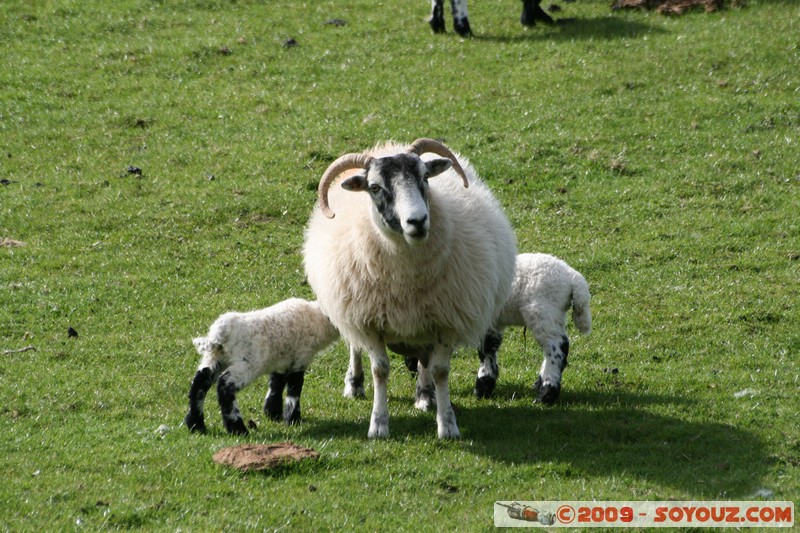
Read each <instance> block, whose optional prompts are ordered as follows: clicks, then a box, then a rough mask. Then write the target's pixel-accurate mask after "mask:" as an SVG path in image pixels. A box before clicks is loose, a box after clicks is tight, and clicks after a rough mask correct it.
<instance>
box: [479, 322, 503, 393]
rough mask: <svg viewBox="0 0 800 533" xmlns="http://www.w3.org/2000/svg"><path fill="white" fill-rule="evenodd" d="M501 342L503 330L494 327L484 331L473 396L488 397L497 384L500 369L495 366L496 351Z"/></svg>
mask: <svg viewBox="0 0 800 533" xmlns="http://www.w3.org/2000/svg"><path fill="white" fill-rule="evenodd" d="M502 342H503V332H502V331H498V330H496V329H494V328H492V329H490V330H489V331H487V332H486V336H485V337H484V338H483V342H481V345H480V347H479V348H478V357H479V358H480V360H481V365H480V366H479V367H478V377H477V378H476V379H475V396H476V397H477V398H478V399H481V398H488V397H490V396H491V395H492V393H493V392H494V388H495V386H496V385H497V377H498V376H499V374H500V369H499V367H498V366H497V352H498V350H500V345H501V344H502Z"/></svg>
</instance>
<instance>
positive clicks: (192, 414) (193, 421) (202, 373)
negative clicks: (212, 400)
mask: <svg viewBox="0 0 800 533" xmlns="http://www.w3.org/2000/svg"><path fill="white" fill-rule="evenodd" d="M217 377H218V374H217V373H216V372H215V371H214V369H213V368H211V367H203V368H201V369H199V370H198V371H197V373H196V374H195V375H194V379H192V385H191V387H190V388H189V412H188V413H187V414H186V417H185V418H184V419H183V422H184V423H185V424H186V427H187V428H189V431H191V432H195V431H197V432H199V433H205V432H206V423H205V417H204V416H203V405H204V403H205V399H206V393H207V392H208V389H210V388H211V385H213V384H214V382H215V381H216V380H217Z"/></svg>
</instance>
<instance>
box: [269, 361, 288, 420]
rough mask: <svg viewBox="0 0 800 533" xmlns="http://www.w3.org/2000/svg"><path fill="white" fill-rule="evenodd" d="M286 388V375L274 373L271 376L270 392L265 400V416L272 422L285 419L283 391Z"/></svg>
mask: <svg viewBox="0 0 800 533" xmlns="http://www.w3.org/2000/svg"><path fill="white" fill-rule="evenodd" d="M285 387H286V374H285V373H283V372H273V373H272V374H270V375H269V390H268V391H267V397H266V398H265V399H264V414H265V415H266V416H268V417H269V418H270V420H274V421H276V422H277V421H279V420H281V418H282V417H283V389H284V388H285Z"/></svg>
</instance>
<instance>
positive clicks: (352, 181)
mask: <svg viewBox="0 0 800 533" xmlns="http://www.w3.org/2000/svg"><path fill="white" fill-rule="evenodd" d="M368 188H369V182H367V173H366V172H360V173H358V174H356V175H355V176H350V177H349V178H347V179H346V180H344V181H343V182H342V189H344V190H346V191H355V192H358V191H366V190H367V189H368Z"/></svg>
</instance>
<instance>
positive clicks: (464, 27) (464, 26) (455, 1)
mask: <svg viewBox="0 0 800 533" xmlns="http://www.w3.org/2000/svg"><path fill="white" fill-rule="evenodd" d="M450 7H451V8H452V10H453V29H454V30H456V33H457V34H459V35H460V36H462V37H469V36H470V35H472V30H471V29H470V27H469V15H468V14H467V0H450Z"/></svg>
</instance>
